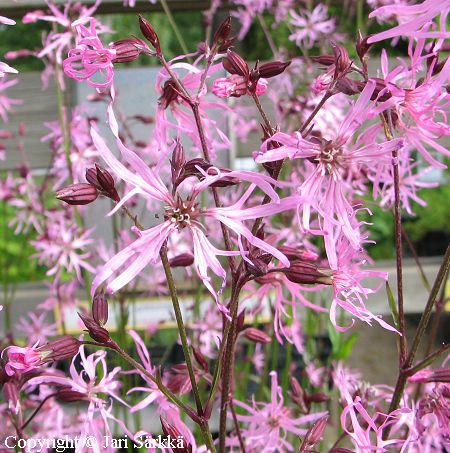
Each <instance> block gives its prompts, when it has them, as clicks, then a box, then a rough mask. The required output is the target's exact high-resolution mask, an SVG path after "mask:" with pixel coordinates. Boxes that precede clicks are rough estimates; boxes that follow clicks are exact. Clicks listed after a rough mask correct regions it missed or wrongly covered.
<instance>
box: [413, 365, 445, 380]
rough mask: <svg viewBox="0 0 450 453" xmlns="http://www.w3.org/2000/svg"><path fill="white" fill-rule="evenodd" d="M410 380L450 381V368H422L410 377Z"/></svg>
mask: <svg viewBox="0 0 450 453" xmlns="http://www.w3.org/2000/svg"><path fill="white" fill-rule="evenodd" d="M408 382H422V383H428V382H450V368H441V369H438V370H420V371H418V372H417V373H415V374H413V375H412V376H411V377H409V378H408Z"/></svg>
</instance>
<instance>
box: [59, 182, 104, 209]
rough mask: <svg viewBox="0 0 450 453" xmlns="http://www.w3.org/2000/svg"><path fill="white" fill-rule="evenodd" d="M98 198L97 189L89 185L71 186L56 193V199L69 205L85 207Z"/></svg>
mask: <svg viewBox="0 0 450 453" xmlns="http://www.w3.org/2000/svg"><path fill="white" fill-rule="evenodd" d="M97 197H98V192H97V189H96V188H95V187H94V186H92V185H91V184H85V183H78V184H71V185H70V186H67V187H64V188H63V189H60V190H58V191H57V192H56V198H57V199H58V200H61V201H65V202H66V203H67V204H70V205H85V204H89V203H92V202H93V201H95V200H96V199H97Z"/></svg>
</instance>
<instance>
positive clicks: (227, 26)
mask: <svg viewBox="0 0 450 453" xmlns="http://www.w3.org/2000/svg"><path fill="white" fill-rule="evenodd" d="M230 33H231V16H228V17H227V18H226V19H225V20H224V21H223V22H222V23H221V24H220V25H219V27H218V28H217V30H216V32H215V33H214V37H213V44H214V45H221V44H222V43H223V42H224V41H226V40H227V39H228V37H229V36H230Z"/></svg>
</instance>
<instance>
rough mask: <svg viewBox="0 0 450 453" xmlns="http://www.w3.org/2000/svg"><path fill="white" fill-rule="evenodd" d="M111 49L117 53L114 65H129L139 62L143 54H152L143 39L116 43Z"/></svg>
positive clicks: (122, 40)
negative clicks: (131, 62)
mask: <svg viewBox="0 0 450 453" xmlns="http://www.w3.org/2000/svg"><path fill="white" fill-rule="evenodd" d="M110 47H111V48H112V49H114V50H115V51H116V56H115V57H114V59H113V61H112V62H113V63H129V62H130V61H134V60H137V59H138V58H139V56H140V55H141V54H142V53H145V54H147V55H148V54H151V53H152V52H151V50H150V49H149V47H148V45H147V44H146V43H145V42H144V41H143V40H142V39H139V38H135V37H132V38H126V39H120V40H118V41H114V42H113V43H112V44H111V45H110Z"/></svg>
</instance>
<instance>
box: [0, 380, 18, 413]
mask: <svg viewBox="0 0 450 453" xmlns="http://www.w3.org/2000/svg"><path fill="white" fill-rule="evenodd" d="M3 398H4V400H5V402H6V404H7V405H8V409H9V410H10V411H11V412H12V413H13V414H18V413H19V411H20V401H19V389H18V388H17V384H16V383H15V382H13V381H8V382H6V384H4V386H3Z"/></svg>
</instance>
